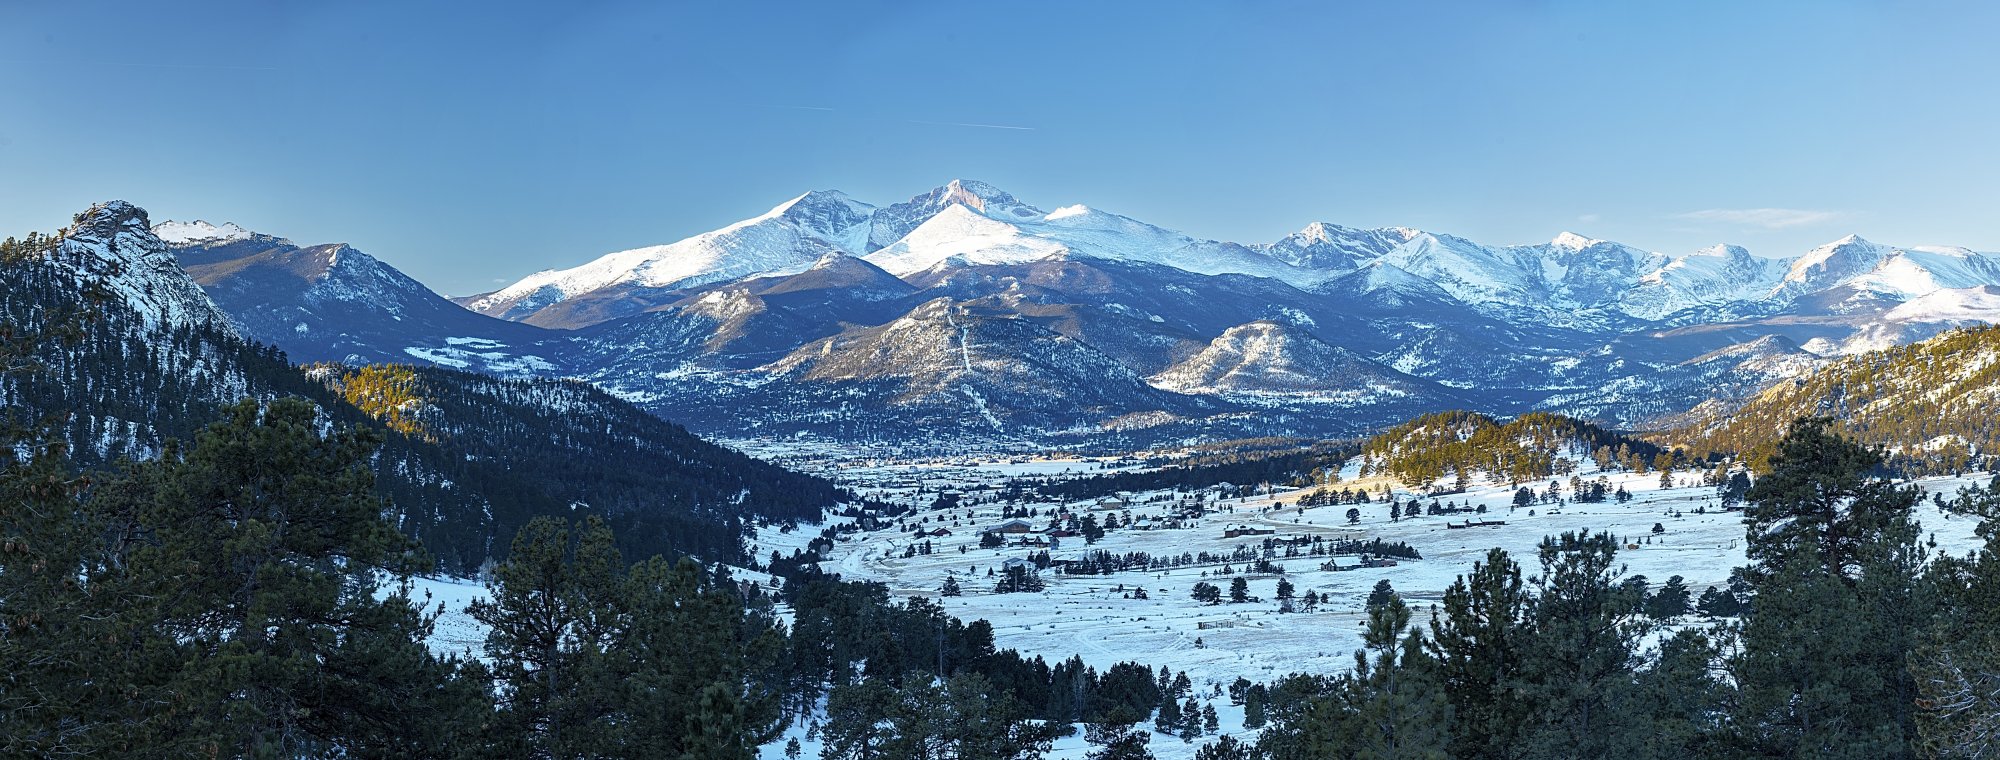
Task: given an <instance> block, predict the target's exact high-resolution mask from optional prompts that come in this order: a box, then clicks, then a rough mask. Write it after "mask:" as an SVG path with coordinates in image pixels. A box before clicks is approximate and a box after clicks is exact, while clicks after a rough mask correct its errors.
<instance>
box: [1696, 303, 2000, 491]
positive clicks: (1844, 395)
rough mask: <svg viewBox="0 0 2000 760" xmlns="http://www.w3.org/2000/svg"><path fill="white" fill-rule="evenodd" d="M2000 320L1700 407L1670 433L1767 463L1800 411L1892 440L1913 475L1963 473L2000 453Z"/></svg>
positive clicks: (1863, 435)
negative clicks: (1740, 400)
mask: <svg viewBox="0 0 2000 760" xmlns="http://www.w3.org/2000/svg"><path fill="white" fill-rule="evenodd" d="M1996 408H2000V327H1976V328H1967V329H1962V330H1954V331H1951V332H1947V333H1944V334H1942V335H1939V336H1937V337H1934V338H1931V339H1929V340H1925V341H1922V342H1918V343H1914V344H1911V345H1907V346H1899V347H1896V348H1891V349H1885V350H1881V351H1873V352H1869V353H1865V354H1860V355H1857V356H1851V357H1847V358H1844V359H1841V360H1839V361H1835V362H1832V363H1830V364H1827V365H1826V366H1824V367H1822V368H1820V369H1819V370H1817V371H1815V372H1813V373H1811V374H1809V375H1806V376H1804V377H1801V378H1798V379H1797V380H1794V381H1788V382H1782V383H1778V384H1776V385H1774V386H1772V387H1771V388H1769V389H1767V390H1765V391H1763V392H1762V393H1759V394H1757V395H1756V396H1755V397H1753V398H1751V399H1750V400H1749V401H1747V402H1746V403H1744V404H1742V405H1741V406H1739V407H1736V408H1734V409H1702V410H1697V413H1696V414H1695V415H1693V416H1692V419H1690V420H1689V421H1688V423H1687V425H1686V426H1685V427H1683V428H1682V429H1680V430H1678V431H1676V432H1674V433H1672V434H1670V435H1668V436H1667V437H1666V438H1667V439H1668V440H1672V441H1674V442H1676V443H1682V444H1685V445H1687V446H1688V447H1689V448H1690V449H1691V450H1693V451H1694V452H1696V453H1698V454H1703V453H1708V452H1740V453H1742V454H1743V455H1744V456H1745V457H1746V458H1747V459H1749V460H1750V461H1751V462H1752V463H1753V465H1761V463H1762V462H1763V461H1765V459H1766V458H1768V457H1769V455H1770V453H1771V452H1772V451H1773V449H1774V446H1775V445H1776V442H1777V440H1778V438H1779V437H1781V436H1782V435H1783V434H1784V431H1785V430H1786V428H1787V427H1789V426H1790V425H1791V423H1792V421H1793V420H1796V419H1798V418H1800V417H1831V418H1833V419H1834V420H1835V421H1836V423H1837V429H1838V430H1840V431H1841V432H1843V433H1844V434H1846V435H1849V436H1852V437H1853V438H1855V439H1856V440H1859V441H1861V442H1863V443H1867V444H1869V445H1873V446H1883V447H1886V448H1887V449H1888V450H1889V451H1890V453H1891V456H1890V462H1889V463H1890V466H1891V467H1894V468H1896V469H1898V470H1900V471H1903V472H1906V473H1935V472H1963V471H1965V470H1967V469H1970V468H1971V466H1972V464H1973V463H1974V462H1975V461H1978V460H1982V459H1986V458H1990V457H1993V456H1996V455H2000V422H1996V419H1995V417H1994V414H1993V410H1994V409H1996Z"/></svg>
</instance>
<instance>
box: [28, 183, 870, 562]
mask: <svg viewBox="0 0 2000 760" xmlns="http://www.w3.org/2000/svg"><path fill="white" fill-rule="evenodd" d="M0 249H4V250H0V285H4V286H5V287H4V288H0V328H4V330H0V332H4V333H5V334H7V335H11V336H23V335H40V336H44V337H43V338H42V339H40V340H36V341H32V342H31V344H30V345H28V347H27V356H26V358H27V359H28V360H29V361H26V362H22V363H19V364H17V365H15V366H12V367H10V368H9V369H10V370H11V371H8V372H5V373H0V401H4V403H5V406H6V408H7V409H8V410H9V412H10V414H11V415H13V416H14V417H15V419H16V421H18V422H23V423H34V422H38V421H41V420H47V422H48V424H47V426H46V429H47V431H48V435H50V436H52V437H54V438H56V439H59V440H61V441H63V442H65V443H67V444H68V446H69V448H70V449H71V451H72V452H73V459H74V460H75V461H76V462H77V464H79V465H83V466H92V465H99V464H103V463H106V462H110V461H114V460H116V459H119V458H123V457H139V458H143V457H149V456H153V455H155V454H157V453H158V452H159V451H160V450H161V448H162V446H164V445H165V442H166V441H167V440H169V439H175V438H178V439H186V438H189V437H191V436H193V435H194V434H195V433H196V432H197V431H199V430H200V429H202V428H203V427H204V426H206V425H207V424H208V423H209V422H211V421H213V420H215V419H217V416H218V414H219V412H220V410H221V408H222V407H223V406H224V405H226V404H229V403H233V402H235V401H237V400H239V399H242V398H244V397H252V398H259V399H270V398H275V397H279V396H299V397H303V398H307V399H309V400H311V401H313V402H314V403H315V404H316V405H318V406H319V408H320V409H321V410H322V411H323V412H324V413H325V415H326V419H327V421H328V422H331V423H334V424H344V425H358V424H368V425H374V424H375V423H376V419H377V417H376V416H371V413H370V412H372V413H373V415H379V416H380V417H381V418H382V419H383V421H385V422H387V423H389V425H390V427H391V429H390V430H389V431H388V432H387V434H386V435H385V437H384V441H383V444H382V448H381V451H380V453H379V455H378V458H377V462H378V466H379V469H378V473H379V477H378V480H377V487H378V489H379V490H380V492H381V494H382V495H383V496H385V497H387V498H388V499H389V502H390V504H391V505H392V511H393V516H394V517H395V519H396V521H397V524H398V525H400V526H401V527H402V528H403V529H404V530H405V531H407V532H409V533H410V534H412V535H414V536H416V537H418V538H419V539H421V540H422V541H423V542H424V543H425V545H426V546H427V547H429V548H430V549H431V551H432V552H433V553H435V554H436V555H437V556H438V557H439V559H440V560H441V561H442V562H443V563H444V565H445V567H446V568H447V569H450V570H455V571H470V570H471V569H473V568H475V567H477V566H478V565H479V564H480V563H481V562H482V561H483V560H485V559H488V558H491V557H497V556H500V555H502V554H504V553H505V551H506V548H507V540H508V538H510V537H511V536H512V534H513V532H514V529H515V528H516V527H518V526H519V525H521V524H523V523H525V522H526V521H527V520H528V519H530V518H532V517H533V516H535V515H543V514H560V515H566V516H574V515H578V514H601V515H605V516H606V517H608V518H610V519H612V520H614V521H619V522H623V523H625V524H629V525H630V526H632V527H633V529H634V538H635V539H636V540H637V542H638V543H634V544H628V546H627V548H628V549H631V550H634V551H640V552H644V553H646V554H652V553H666V554H677V553H683V552H700V553H702V554H704V555H705V556H709V557H715V558H730V559H741V558H742V555H741V552H742V546H741V538H742V536H743V533H744V529H745V527H746V526H747V525H748V524H749V523H751V522H753V521H756V520H760V519H776V520H786V519H807V518H810V517H813V516H817V515H818V514H819V510H820V508H821V507H823V506H827V505H829V504H831V503H832V501H833V500H834V499H835V498H837V497H838V494H837V492H836V491H835V490H834V489H833V487H832V486H831V485H829V484H826V483H825V482H824V481H820V480H818V479H815V478H809V477H805V476H800V475H795V474H791V473H788V472H784V471H782V470H778V469H777V468H775V467H772V466H770V465H767V464H764V463H761V462H757V461H755V460H751V459H749V458H747V457H744V456H742V455H740V454H736V453H734V452H731V451H728V450H726V449H721V448H719V447H716V446H713V445H710V444H707V443H704V442H701V441H699V440H698V439H695V438H694V437H693V436H691V435H690V434H688V433H687V432H686V431H685V430H682V429H680V428H678V427H675V426H673V425H670V424H668V423H665V422H662V421H660V420H658V419H656V418H654V417H652V416H650V415H647V414H646V413H644V412H642V411H640V410H639V409H637V408H634V407H632V406H631V405H630V404H627V403H625V402H623V401H621V400H618V399H616V398H613V397H610V396H608V395H606V394H604V393H602V392H599V391H597V390H595V389H592V388H589V387H588V386H584V385H582V384H579V383H574V382H557V381H532V382H530V381H501V380H494V379H490V378H485V377H482V376H478V375H472V374H467V373H456V372H448V371H444V370H438V369H412V368H403V369H397V370H353V371H350V370H345V369H336V368H331V367H321V368H319V369H317V370H316V371H315V372H314V373H313V374H312V376H310V377H309V376H308V374H307V373H305V372H303V371H301V370H300V369H299V368H297V367H295V366H293V365H291V364H289V363H288V362H287V361H286V360H285V357H284V356H283V355H282V354H281V353H279V352H278V351H276V350H275V349H272V348H268V347H264V346H259V345H257V344H255V343H252V342H250V341H247V340H244V339H243V338H242V337H241V336H239V335H238V334H237V333H236V332H235V331H234V330H233V329H232V328H231V326H230V324H229V321H230V320H229V319H228V318H227V317H226V316H225V315H224V314H223V313H222V312H221V311H220V310H218V309H216V307H215V306H214V305H213V304H212V303H210V302H209V301H208V299H207V297H206V296H204V295H202V291H201V288H200V287H199V286H198V285H196V284H195V282H194V280H193V279H192V278H191V277H190V276H189V275H188V274H187V273H186V272H184V271H182V270H181V269H180V268H179V267H178V266H175V265H172V263H171V258H170V257H169V256H168V254H167V244H166V243H165V242H164V241H162V240H160V239H159V238H158V237H157V236H155V235H154V234H153V233H152V232H151V231H150V230H149V225H148V221H147V219H146V215H145V212H144V211H143V210H140V209H138V208H136V207H133V206H131V205H130V204H124V203H109V204H102V205H99V206H94V207H92V208H91V209H90V210H89V211H86V212H85V213H83V214H81V215H79V216H78V217H77V220H76V223H75V224H74V225H73V226H72V227H71V228H69V229H68V230H65V231H64V232H62V233H60V234H58V235H55V236H48V237H43V236H31V237H29V238H27V239H26V240H23V241H12V240H10V241H9V242H8V243H7V244H5V245H4V246H0ZM368 373H373V374H374V375H378V376H380V377H382V378H384V379H385V380H387V379H396V378H400V379H396V380H395V381H394V382H382V383H376V384H375V385H374V388H375V390H374V391H371V392H370V393H368V394H359V395H356V396H355V401H356V403H350V402H349V401H348V399H347V398H346V397H345V396H344V395H343V394H345V393H348V392H350V391H352V390H354V386H352V385H349V384H347V382H346V381H347V380H348V379H350V378H353V377H360V376H363V375H366V374H368ZM399 393H400V394H402V395H396V394H399ZM385 394H386V395H385ZM357 404H358V405H357ZM363 407H366V408H367V411H364V408H363ZM405 423H410V424H405ZM610 467H617V468H622V469H625V470H629V472H627V473H624V474H623V476H622V478H621V477H620V476H619V474H618V473H610V472H606V471H605V470H606V468H610ZM599 478H603V479H607V480H608V482H612V483H619V484H624V485H625V486H626V487H624V488H622V489H619V488H614V489H612V490H611V491H609V492H608V493H609V494H612V495H613V497H614V498H611V499H609V500H608V501H607V500H606V499H605V498H602V497H599V498H597V499H596V500H595V501H594V502H583V501H581V500H579V499H578V498H577V496H578V494H580V493H582V492H583V491H582V489H583V486H582V485H580V484H582V483H585V482H588V481H592V480H596V479H599Z"/></svg>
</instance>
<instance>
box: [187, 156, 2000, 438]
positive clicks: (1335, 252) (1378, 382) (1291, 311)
mask: <svg viewBox="0 0 2000 760" xmlns="http://www.w3.org/2000/svg"><path fill="white" fill-rule="evenodd" d="M155 232H157V234H158V237H159V239H160V240H161V242H162V243H163V244H164V245H165V246H166V247H167V248H168V249H169V250H170V251H172V253H173V254H174V255H175V256H176V257H178V259H179V261H180V262H181V264H182V265H183V266H184V267H186V268H187V270H188V271H189V272H190V273H191V274H193V275H194V276H195V278H196V279H197V281H198V282H199V283H200V284H201V286H202V287H203V289H205V290H206V291H207V292H208V294H209V295H210V297H211V298H212V299H213V301H214V303H215V304H217V305H218V306H219V307H220V308H221V309H222V310H223V311H224V312H226V313H227V315H228V317H229V318H230V320H232V322H233V324H234V325H235V326H236V327H238V328H239V329H240V330H241V331H242V332H243V333H244V334H245V335H246V336H249V337H252V338H254V339H257V340H260V341H266V342H270V343H273V344H276V345H279V346H282V347H284V348H285V350H286V351H287V352H288V353H289V354H290V355H292V356H293V357H294V358H295V359H302V360H314V361H338V362H347V363H357V362H374V361H404V362H415V363H426V364H434V365H439V366H445V367H450V368H456V369H466V370H474V371H480V372H486V373H490V374H495V375H499V376H503V377H525V376H538V375H539V376H563V377H576V378H581V379H585V380H588V381H591V382H593V383H595V384H597V385H599V386H600V387H603V388H604V389H606V390H608V391H610V392H612V393H613V394H615V395H618V396H620V397H622V398H625V399H628V400H630V401H632V402H633V403H636V404H639V405H640V406H642V407H644V408H647V409H648V410H650V411H653V412H655V413H658V414H660V415H662V416H665V417H667V418H669V419H673V420H675V421H678V422H682V423H684V424H687V425H689V426H690V428H691V429H693V430H695V431H697V432H701V433H704V434H710V435H717V436H722V437H725V438H731V439H738V440H750V439H757V440H764V441H769V440H776V439H784V438H793V437H800V436H803V437H805V438H808V439H815V440H828V441H847V442H856V441H869V442H895V443H909V444H920V445H924V446H937V445H944V444H958V443H964V444H968V445H979V446H992V445H1015V444H1018V445H1022V446H1044V445H1051V444H1065V443H1104V444H1123V443H1144V442H1159V441H1174V440H1188V439H1198V438H1212V437H1217V436H1230V435H1252V434H1254V435H1265V434H1286V435H1319V436H1327V435H1350V434H1356V433H1360V432H1364V431H1368V430H1371V429H1379V428H1380V427H1382V426H1384V425H1387V424H1390V423H1393V422H1395V421H1398V420H1401V419H1404V418H1407V417H1409V416H1411V415H1413V414H1416V413H1421V412H1425V411H1433V410H1439V409H1451V408H1464V409H1473V410H1477V411H1481V412H1486V413H1491V414H1500V415H1511V414H1518V413H1521V412H1525V411H1529V410H1535V409H1548V410H1555V411H1562V412H1566V413H1571V414H1576V415H1579V416H1581V417H1584V418H1587V419H1591V420H1595V421H1599V422H1603V423H1607V424H1612V425H1616V426H1621V427H1635V426H1646V425H1649V424H1652V423H1653V422H1654V421H1656V420H1658V419H1660V418H1661V417H1663V416H1664V415H1672V414H1676V413H1680V412H1684V411H1686V410H1688V409H1690V408H1692V407H1694V406H1695V405H1697V404H1699V403H1701V402H1703V401H1707V400H1710V399H1711V398H1714V397H1718V396H1720V397H1723V399H1724V400H1725V401H1727V400H1729V399H1731V398H1733V399H1735V400H1741V399H1742V398H1746V397H1747V396H1748V395H1750V394H1754V393H1756V392H1757V391H1759V390H1761V389H1762V388H1764V387H1766V386H1768V385H1769V384H1770V383H1772V382H1774V381H1776V380H1778V379H1781V378H1785V377H1790V376H1794V375H1796V374H1798V373H1800V372H1804V371H1808V370H1810V369H1811V368H1813V367H1816V366H1818V365H1820V364H1822V363H1824V362H1826V361H1828V360H1829V359H1831V358H1834V357H1838V356H1842V355H1848V354H1853V353H1856V352H1860V351H1865V350H1869V349H1873V348H1879V347H1883V346H1889V345H1895V344H1899V343H1905V342H1909V341H1913V340H1918V339H1922V338H1925V337H1928V336H1930V335H1933V334H1936V333H1937V332H1940V331H1942V330H1944V329H1948V328H1950V327H1953V326H1958V325H1964V324H1972V323H1979V322H1984V321H1987V320H1989V319H1991V317H1992V315H1994V314H1996V313H2000V257H1996V256H1993V255H1990V254H1981V253H1975V252H1972V251H1969V250H1965V249H1961V248H1943V247H1905V246H1891V245H1883V244H1878V243H1874V242H1870V241H1867V240H1864V239H1861V238H1859V237H1856V236H1848V237H1845V238H1841V239H1839V240H1835V241H1833V242H1830V243H1828V244H1826V245H1823V246H1820V247H1818V248H1815V249H1813V250H1811V251H1808V252H1805V253H1804V254H1801V255H1799V256H1795V257H1790V258H1764V257H1760V256H1755V255H1752V254H1751V253H1750V252H1749V251H1747V250H1745V249H1743V248H1741V247H1737V246H1727V245H1719V246H1714V247H1711V248H1707V249H1703V250H1698V251H1694V252H1691V253H1686V254H1680V255H1669V254H1663V253H1655V252H1648V251H1645V250H1643V249H1640V248H1636V247H1633V246H1629V245H1625V244H1622V243H1617V242H1611V241H1605V240H1597V239H1592V238H1588V237H1585V236H1582V235H1577V234H1572V233H1564V234H1562V235H1559V236H1557V237H1556V238H1555V239H1553V240H1551V241H1549V242H1546V243H1537V244H1530V245H1506V246H1496V245H1487V244H1482V243H1476V242H1473V241H1470V240H1467V239H1464V238H1461V237H1456V236H1452V235H1447V234H1443V233H1437V232H1430V231H1424V230H1417V229H1411V228H1403V227H1393V228H1383V229H1356V228H1350V227H1343V226H1339V225H1336V224H1331V223H1324V222H1315V223H1312V224H1309V225H1306V226H1305V227H1304V228H1303V229H1301V230H1300V231H1298V232H1296V233H1292V234H1290V235H1286V236H1284V237H1281V238H1279V239H1277V240H1275V241H1271V242H1253V243H1235V242H1225V241H1213V240H1202V239H1198V238H1194V237H1191V236H1188V235H1184V234H1181V233H1178V232H1175V231H1173V230H1171V229H1168V228H1165V227H1161V226H1155V225H1153V224H1149V223H1146V222H1141V221H1139V220H1136V219H1132V218H1129V217H1126V216H1121V215H1118V214H1115V213H1111V212H1107V211H1102V210H1098V209H1093V208H1089V207H1086V206H1081V205H1071V206H1063V207H1059V208H1055V209H1053V210H1044V209H1043V208H1041V207H1038V206H1035V205H1031V204H1029V203H1027V202H1025V201H1023V200H1021V199H1018V198H1016V197H1015V196H1013V195H1012V194H1010V193H1007V192H1005V191H1003V190H1001V189H999V188H996V187H993V186H991V185H987V184H984V183H980V182H974V181H952V182H949V183H947V184H945V185H943V186H940V187H937V188H935V189H932V190H930V191H928V192H925V193H921V194H919V195H916V196H914V197H912V198H910V199H909V200H906V201H903V202H900V203H893V204H888V205H874V204H871V203H867V202H863V201H860V200H857V199H855V198H852V197H850V196H848V195H846V194H844V193H840V192H837V191H814V192H810V193H805V194H803V195H800V196H797V197H795V198H792V199H791V200H788V201H786V202H784V203H781V204H779V205H778V206H776V207H774V208H772V209H771V210H769V211H767V212H765V213H763V214H760V215H757V216H753V217H751V218H748V219H745V220H744V221H741V222H738V223H736V224H732V225H729V226H727V227H724V228H722V229H719V230H715V231H713V232H708V233H703V234H700V235H696V236H693V237H690V238H687V239H685V240H680V241H677V242H672V243H668V244H664V245H659V246H651V247H646V248H638V249H633V250H628V251H619V252H615V253H610V254H606V255H604V256H601V257H599V258H598V259H596V260H594V261H591V262H589V263H586V264H583V265H581V266H577V267H573V268H569V269H561V270H549V271H545V272H539V273H536V274H533V275H530V276H528V277H526V278H524V279H522V280H521V281H520V282H517V283H515V284H513V285H509V286H507V287H504V288H501V289H499V290H495V291H493V292H490V293H483V294H478V295H473V296H468V297H463V298H458V299H449V300H448V299H445V298H443V297H441V296H439V295H437V294H436V293H433V292H431V291H430V290H428V289H426V288H424V287H423V286H422V285H421V284H420V283H417V282H416V281H414V280H412V279H410V278H408V277H406V276H403V275H402V274H401V273H399V272H397V271H395V270H394V269H393V268H390V267H389V266H387V265H386V264H383V263H382V262H380V261H378V260H376V259H373V258H371V257H369V256H367V255H365V254H363V253H361V252H359V251H356V250H354V249H353V248H351V247H347V246H343V245H337V244H335V245H312V246H300V245H296V244H293V243H291V242H290V241H287V240H284V239H282V238H278V237H274V236H269V235H263V234H259V233H255V232H251V231H248V230H244V229H242V228H240V227H236V226H234V225H220V226H218V225H210V224H207V223H200V222H189V223H178V222H166V223H162V224H160V225H158V226H157V227H156V229H155Z"/></svg>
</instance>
